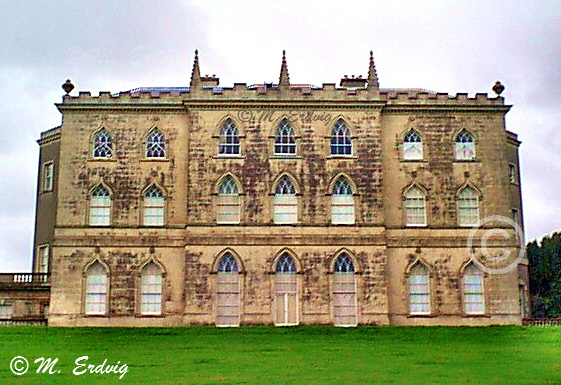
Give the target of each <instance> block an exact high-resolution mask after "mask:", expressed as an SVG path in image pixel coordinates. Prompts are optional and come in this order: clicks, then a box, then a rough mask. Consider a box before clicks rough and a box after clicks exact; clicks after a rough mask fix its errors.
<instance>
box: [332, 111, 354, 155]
mask: <svg viewBox="0 0 561 385" xmlns="http://www.w3.org/2000/svg"><path fill="white" fill-rule="evenodd" d="M352 154H353V142H352V138H351V131H350V130H349V127H347V125H346V124H345V121H344V120H343V119H339V120H337V122H336V123H335V125H334V126H333V130H332V131H331V155H352Z"/></svg>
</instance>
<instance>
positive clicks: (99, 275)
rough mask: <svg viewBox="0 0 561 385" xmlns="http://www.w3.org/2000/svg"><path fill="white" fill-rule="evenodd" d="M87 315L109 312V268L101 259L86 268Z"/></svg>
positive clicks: (85, 308)
mask: <svg viewBox="0 0 561 385" xmlns="http://www.w3.org/2000/svg"><path fill="white" fill-rule="evenodd" d="M84 311H85V313H86V315H105V314H107V270H106V269H105V266H103V265H102V264H101V263H99V261H95V262H94V263H92V264H91V265H90V266H89V267H88V269H87V270H86V298H85V306H84Z"/></svg>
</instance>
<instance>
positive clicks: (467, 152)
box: [456, 129, 475, 160]
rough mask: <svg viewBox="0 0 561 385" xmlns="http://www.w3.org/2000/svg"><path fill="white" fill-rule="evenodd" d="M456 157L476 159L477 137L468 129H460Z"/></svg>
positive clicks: (459, 158)
mask: <svg viewBox="0 0 561 385" xmlns="http://www.w3.org/2000/svg"><path fill="white" fill-rule="evenodd" d="M456 159H457V160H473V159H475V139H474V137H473V135H472V134H471V133H469V132H468V131H467V130H466V129H463V130H462V131H460V133H459V134H458V135H457V136H456Z"/></svg>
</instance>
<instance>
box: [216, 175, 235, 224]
mask: <svg viewBox="0 0 561 385" xmlns="http://www.w3.org/2000/svg"><path fill="white" fill-rule="evenodd" d="M240 217H241V210H240V193H239V187H238V184H237V183H236V181H235V180H234V178H232V177H231V176H226V177H225V178H223V179H222V181H221V182H220V186H219V187H218V196H217V198H216V223H218V224H238V223H240Z"/></svg>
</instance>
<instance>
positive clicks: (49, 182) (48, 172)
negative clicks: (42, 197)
mask: <svg viewBox="0 0 561 385" xmlns="http://www.w3.org/2000/svg"><path fill="white" fill-rule="evenodd" d="M54 183H55V164H54V162H53V161H49V162H46V163H45V164H44V165H43V191H45V192H47V191H53V189H54Z"/></svg>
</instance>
